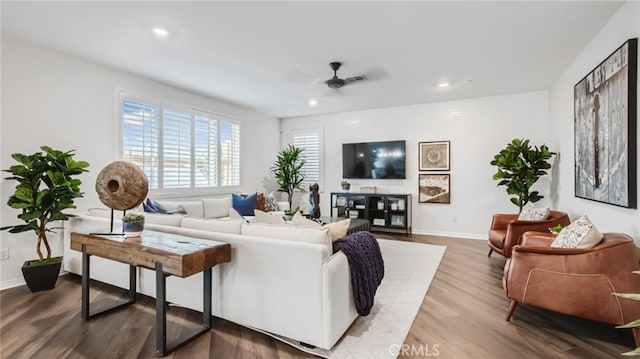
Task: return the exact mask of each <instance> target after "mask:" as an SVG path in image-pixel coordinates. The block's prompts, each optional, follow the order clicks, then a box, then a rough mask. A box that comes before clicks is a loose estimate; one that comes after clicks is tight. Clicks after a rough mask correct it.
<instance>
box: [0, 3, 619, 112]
mask: <svg viewBox="0 0 640 359" xmlns="http://www.w3.org/2000/svg"><path fill="white" fill-rule="evenodd" d="M621 5H622V2H620V1H602V2H595V1H568V2H551V1H547V2H484V1H482V2H481V1H476V2H454V1H448V2H392V1H387V2H363V1H357V2H323V1H319V2H267V1H262V2H148V1H138V2H51V1H47V2H10V1H2V2H1V6H2V9H1V10H2V32H3V33H8V34H10V35H13V36H15V37H19V38H24V39H28V40H30V41H34V42H37V43H40V44H43V45H45V46H48V47H51V48H55V49H59V50H61V51H65V52H69V53H72V54H76V55H79V56H81V57H85V58H88V59H91V60H94V61H97V62H100V63H105V64H108V65H110V66H113V67H116V68H121V69H123V70H126V71H129V72H132V73H136V74H140V75H143V76H146V77H149V78H153V79H156V80H159V81H163V82H166V83H169V84H172V85H175V86H178V87H181V88H185V89H189V90H192V91H195V92H198V93H202V94H205V95H208V96H212V97H215V98H219V99H223V100H226V101H229V102H232V103H235V104H238V105H241V106H246V107H249V108H253V109H257V110H259V111H262V112H265V113H267V114H270V115H273V116H276V117H292V116H301V115H309V114H318V113H329V112H342V111H350V110H361V109H372V108H381V107H391V106H400V105H409V104H418V103H427V102H435V101H446V100H454V99H461V98H469V97H478V96H489V95H499V94H507V93H516V92H525V91H534V90H543V89H548V88H549V87H550V85H551V84H552V83H553V81H554V80H555V79H556V78H557V77H558V76H559V75H560V74H561V72H562V71H563V70H564V69H565V68H566V67H567V66H568V65H569V64H570V63H571V61H573V59H575V57H576V56H577V55H578V53H579V52H580V50H581V49H582V48H583V47H584V46H585V45H586V44H587V43H588V42H589V40H590V39H591V38H592V37H593V36H594V35H595V34H596V33H597V32H598V31H599V29H600V28H601V27H602V26H603V25H604V24H605V23H606V21H607V20H608V19H609V18H610V17H611V16H612V15H613V14H614V13H615V11H616V10H618V9H619V7H620V6H621ZM154 26H162V27H165V28H166V29H167V30H168V31H169V32H170V36H169V37H168V38H167V39H165V40H158V39H156V38H154V37H153V35H152V34H151V28H153V27H154ZM612 46H614V47H615V46H616V44H612ZM611 50H614V49H613V48H612V49H611ZM331 61H342V62H343V63H344V65H343V67H342V69H341V70H340V71H339V72H338V75H340V77H350V76H354V75H357V74H361V73H364V74H370V75H371V76H370V77H371V78H372V79H371V80H369V81H366V82H358V83H353V84H350V85H348V86H346V87H344V88H342V89H341V90H340V93H339V94H338V93H336V91H334V90H331V89H329V88H327V87H326V85H325V84H324V83H323V81H324V80H326V79H329V78H330V77H331V76H332V72H331V69H330V68H329V65H328V64H329V62H331ZM595 65H597V64H594V66H595ZM444 79H447V80H448V81H450V82H451V83H452V85H453V86H451V87H449V88H445V89H441V88H438V87H437V84H438V82H439V81H441V80H444ZM576 80H578V79H576ZM310 97H318V101H319V105H318V106H317V107H315V108H310V107H309V106H308V105H307V100H308V99H309V98H310Z"/></svg>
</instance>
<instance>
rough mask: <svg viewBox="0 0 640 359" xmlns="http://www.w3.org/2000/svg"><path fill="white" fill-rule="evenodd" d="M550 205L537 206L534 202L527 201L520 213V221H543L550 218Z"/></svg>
mask: <svg viewBox="0 0 640 359" xmlns="http://www.w3.org/2000/svg"><path fill="white" fill-rule="evenodd" d="M549 211H550V210H549V207H536V206H535V205H534V204H533V203H531V202H529V203H527V204H526V205H525V206H524V208H522V211H521V212H520V215H519V216H518V220H519V221H542V220H545V219H547V218H549Z"/></svg>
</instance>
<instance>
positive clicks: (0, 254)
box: [0, 248, 9, 260]
mask: <svg viewBox="0 0 640 359" xmlns="http://www.w3.org/2000/svg"><path fill="white" fill-rule="evenodd" d="M5 259H9V248H2V250H0V260H5Z"/></svg>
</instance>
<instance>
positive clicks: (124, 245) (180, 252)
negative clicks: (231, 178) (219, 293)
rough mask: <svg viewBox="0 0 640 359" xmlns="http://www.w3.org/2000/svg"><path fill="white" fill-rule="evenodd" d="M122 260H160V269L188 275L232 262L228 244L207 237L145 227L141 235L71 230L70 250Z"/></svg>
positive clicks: (148, 263)
mask: <svg viewBox="0 0 640 359" xmlns="http://www.w3.org/2000/svg"><path fill="white" fill-rule="evenodd" d="M83 244H84V245H86V248H87V253H88V254H89V255H95V256H98V257H102V258H107V259H111V260H115V261H118V262H121V263H125V264H129V265H134V266H138V267H144V268H148V269H155V264H156V262H160V263H162V268H163V272H164V273H166V274H170V275H175V276H178V277H182V278H184V277H188V276H190V275H193V274H195V273H199V272H202V271H203V270H205V269H208V268H211V267H213V266H215V265H216V264H220V263H225V262H230V261H231V245H230V244H229V243H223V242H218V241H212V240H208V239H200V238H193V237H187V236H181V235H177V234H171V233H163V232H155V231H148V230H145V231H144V232H142V235H141V236H140V237H130V238H123V237H121V236H108V235H91V234H86V233H77V232H72V233H71V249H73V250H76V251H79V252H82V245H83Z"/></svg>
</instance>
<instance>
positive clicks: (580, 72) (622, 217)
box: [549, 1, 640, 243]
mask: <svg viewBox="0 0 640 359" xmlns="http://www.w3.org/2000/svg"><path fill="white" fill-rule="evenodd" d="M639 36H640V3H639V2H637V1H633V2H627V3H626V4H624V5H623V6H622V7H621V8H620V10H619V11H618V12H617V13H616V14H615V15H614V16H613V17H612V18H611V19H610V20H609V22H608V23H607V24H606V25H605V26H604V27H603V28H602V30H600V32H599V33H598V34H597V35H596V36H595V37H594V38H593V39H592V40H591V42H590V43H589V44H588V45H587V46H586V47H585V48H584V49H583V50H582V52H581V53H580V55H578V57H577V58H576V59H575V60H574V61H573V63H572V64H571V65H570V66H569V67H568V68H567V69H566V70H565V71H564V73H563V74H562V75H561V76H560V77H559V78H558V80H557V81H556V82H555V83H554V84H553V86H552V88H551V90H550V91H549V112H550V115H549V117H550V119H549V122H550V123H551V124H552V125H551V126H549V145H550V146H552V147H553V148H558V149H560V151H561V152H562V153H563V154H565V155H564V156H562V157H561V158H560V161H559V162H558V174H559V176H558V178H559V182H558V183H557V184H554V187H557V189H556V190H557V192H558V194H559V195H558V196H557V197H556V198H555V202H554V207H557V208H560V209H562V210H564V211H567V212H568V213H569V215H570V217H571V218H572V220H573V219H576V218H578V217H580V216H581V215H583V214H586V215H588V216H589V217H590V218H591V220H592V221H593V222H594V224H595V225H596V226H597V227H598V228H599V229H600V230H601V231H602V232H623V233H627V234H629V235H631V236H633V237H634V238H635V240H636V242H637V243H640V214H639V213H640V212H639V211H638V210H636V209H626V208H621V207H616V206H613V205H608V204H604V203H598V202H593V201H589V200H585V199H580V198H576V197H575V196H574V193H575V192H574V167H573V166H574V161H573V145H574V143H573V120H574V113H573V86H574V85H575V84H576V83H577V82H578V81H580V80H581V79H582V78H583V77H584V76H585V75H586V74H587V73H589V72H590V71H591V70H593V68H594V67H596V66H597V65H598V64H600V63H601V62H602V61H603V60H604V59H606V58H607V57H608V56H609V55H610V54H611V53H612V52H613V51H615V50H616V49H617V48H618V47H619V46H620V45H622V44H623V43H624V42H625V41H626V40H628V39H630V38H634V37H639ZM635 136H636V138H637V134H635ZM639 148H640V147H639ZM639 158H640V157H639ZM639 168H640V167H639ZM638 178H640V177H638Z"/></svg>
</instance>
